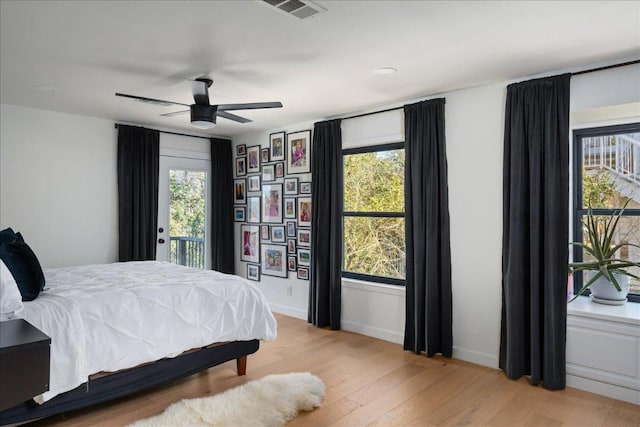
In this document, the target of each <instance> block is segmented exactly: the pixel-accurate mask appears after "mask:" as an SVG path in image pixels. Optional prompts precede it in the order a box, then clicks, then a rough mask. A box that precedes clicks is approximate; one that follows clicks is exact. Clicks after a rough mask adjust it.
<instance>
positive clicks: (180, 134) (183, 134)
mask: <svg viewBox="0 0 640 427" xmlns="http://www.w3.org/2000/svg"><path fill="white" fill-rule="evenodd" d="M126 126H132V125H126ZM116 129H118V123H116ZM147 129H148V128H147ZM153 130H157V129H153ZM158 132H160V133H168V134H170V135H178V136H188V137H190V138H202V139H211V138H216V137H214V136H200V135H187V134H186V133H178V132H169V131H168V130H158ZM220 139H225V138H220Z"/></svg>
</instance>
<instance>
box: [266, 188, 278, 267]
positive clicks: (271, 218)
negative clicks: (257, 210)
mask: <svg viewBox="0 0 640 427" xmlns="http://www.w3.org/2000/svg"><path fill="white" fill-rule="evenodd" d="M262 222H272V223H276V224H282V184H264V185H263V186H262ZM262 274H265V273H264V269H263V271H262Z"/></svg>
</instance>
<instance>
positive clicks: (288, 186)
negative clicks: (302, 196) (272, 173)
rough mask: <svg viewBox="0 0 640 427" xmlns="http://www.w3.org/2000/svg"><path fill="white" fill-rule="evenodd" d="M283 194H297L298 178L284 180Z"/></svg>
mask: <svg viewBox="0 0 640 427" xmlns="http://www.w3.org/2000/svg"><path fill="white" fill-rule="evenodd" d="M284 194H286V195H296V194H298V178H285V179H284Z"/></svg>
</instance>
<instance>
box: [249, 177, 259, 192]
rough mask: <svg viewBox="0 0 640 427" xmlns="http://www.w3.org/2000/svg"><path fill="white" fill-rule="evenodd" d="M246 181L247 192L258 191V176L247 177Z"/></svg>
mask: <svg viewBox="0 0 640 427" xmlns="http://www.w3.org/2000/svg"><path fill="white" fill-rule="evenodd" d="M247 181H249V185H248V189H247V191H260V175H251V176H248V177H247Z"/></svg>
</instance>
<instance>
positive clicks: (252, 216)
mask: <svg viewBox="0 0 640 427" xmlns="http://www.w3.org/2000/svg"><path fill="white" fill-rule="evenodd" d="M247 222H250V223H252V224H257V223H259V222H260V197H247Z"/></svg>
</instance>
